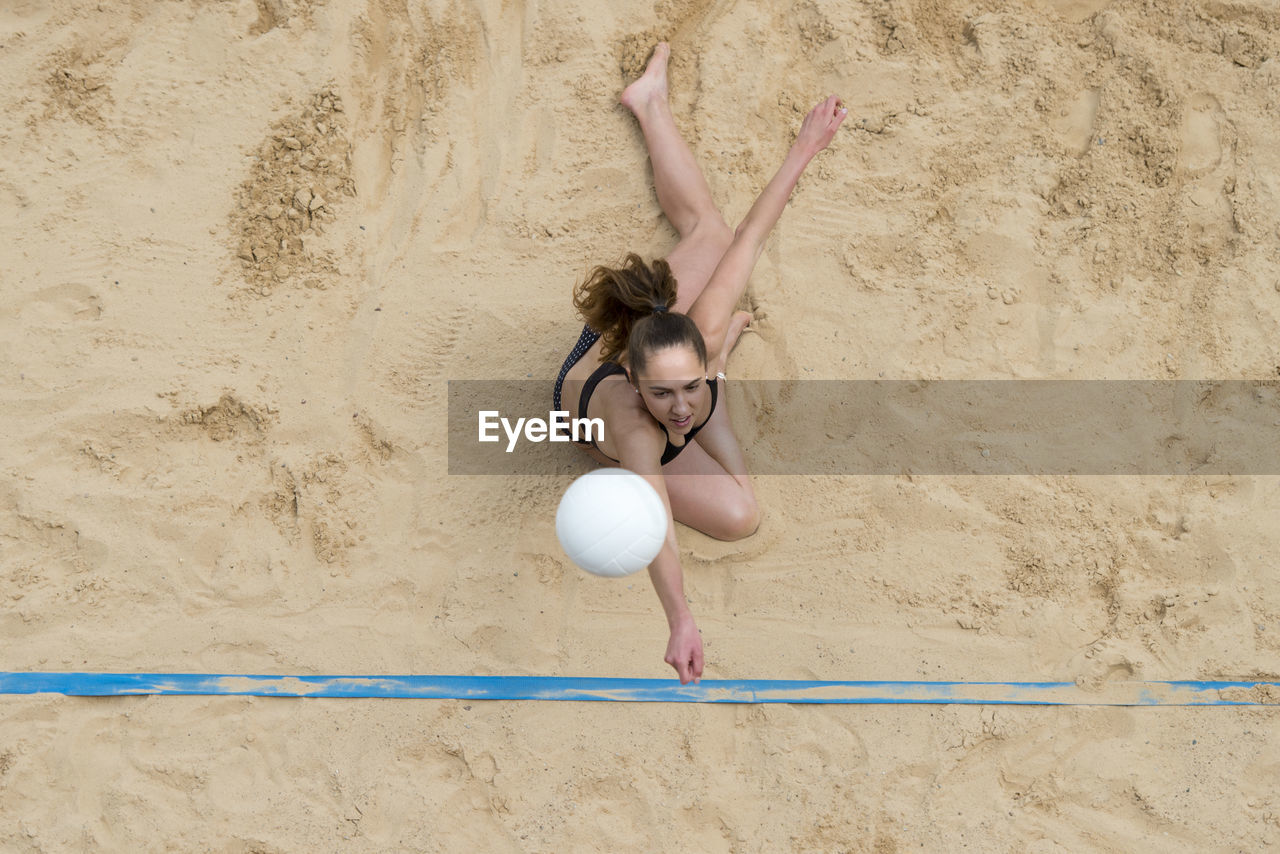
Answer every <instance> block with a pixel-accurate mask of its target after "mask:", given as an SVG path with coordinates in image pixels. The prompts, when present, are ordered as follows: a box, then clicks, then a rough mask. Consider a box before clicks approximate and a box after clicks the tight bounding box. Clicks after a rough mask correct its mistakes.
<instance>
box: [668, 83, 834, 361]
mask: <svg viewBox="0 0 1280 854" xmlns="http://www.w3.org/2000/svg"><path fill="white" fill-rule="evenodd" d="M846 114H847V110H845V109H844V108H843V107H842V106H841V102H840V99H839V98H837V97H836V96H835V95H832V96H831V97H829V98H827V99H826V100H824V101H822V102H820V103H819V104H818V105H817V106H816V107H814V108H813V109H812V110H810V111H809V115H807V116H805V119H804V124H803V125H801V126H800V133H799V134H797V136H796V141H795V142H794V143H792V145H791V150H790V151H788V152H787V156H786V159H785V160H783V161H782V167H781V168H780V169H778V172H777V174H775V175H774V176H773V179H772V180H770V181H769V183H768V184H767V185H766V186H765V188H764V190H763V191H762V192H761V193H760V196H759V197H758V198H757V199H756V201H755V204H753V205H752V206H751V210H750V211H748V212H747V215H746V217H745V218H744V219H743V220H742V223H741V224H740V225H739V226H738V228H737V230H736V232H735V233H734V238H733V242H732V243H731V244H729V248H728V249H727V250H725V253H724V257H723V258H721V259H720V264H719V266H717V267H716V271H715V272H714V273H713V274H712V275H711V280H710V281H709V282H707V286H706V288H705V289H703V291H702V293H701V294H699V295H698V299H697V301H695V302H694V304H693V305H692V306H691V307H690V309H689V316H690V317H691V318H693V322H694V323H696V324H697V325H698V329H699V330H700V331H701V332H702V337H703V339H704V340H705V341H706V344H707V355H708V356H712V357H713V356H714V355H715V354H717V353H719V352H720V350H721V349H722V347H723V345H724V337H725V332H726V331H727V330H728V328H729V320H730V317H731V316H732V314H733V310H734V307H735V306H737V304H738V300H739V299H741V298H742V293H743V291H745V290H746V288H747V280H748V279H750V277H751V271H752V270H753V269H754V268H755V266H756V261H757V260H759V258H760V253H761V251H763V249H764V242H765V240H766V239H767V238H768V237H769V232H771V231H772V230H773V226H774V225H775V224H776V223H777V222H778V218H779V217H780V216H782V210H783V208H785V207H786V206H787V200H788V199H789V198H791V192H792V191H793V190H794V189H795V188H796V182H798V181H799V180H800V175H801V173H803V172H804V170H805V167H806V166H808V165H809V161H810V160H812V159H813V158H814V157H815V156H816V155H817V153H818V152H819V151H821V150H822V149H824V148H826V147H827V145H828V144H829V143H830V142H831V139H832V137H834V136H835V133H836V129H837V128H839V127H840V123H841V122H843V121H844V119H845V115H846Z"/></svg>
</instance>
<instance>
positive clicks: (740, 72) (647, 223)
mask: <svg viewBox="0 0 1280 854" xmlns="http://www.w3.org/2000/svg"><path fill="white" fill-rule="evenodd" d="M659 36H661V37H664V38H668V39H669V40H670V41H671V43H672V45H673V52H674V53H673V55H674V59H673V64H672V101H673V108H674V111H675V114H676V117H677V120H678V122H679V123H680V125H681V127H682V129H683V130H684V132H685V133H686V135H687V137H688V139H689V140H690V142H691V145H692V147H693V149H694V151H695V153H696V155H697V157H698V159H699V162H700V163H701V164H702V165H703V167H704V168H705V170H706V172H707V176H708V180H709V182H710V185H711V188H712V192H713V193H714V195H715V198H716V200H717V202H718V203H719V204H721V206H722V207H723V210H724V211H725V214H726V216H727V217H728V218H729V219H730V221H734V222H736V220H737V219H738V218H740V217H741V216H742V215H743V214H744V213H745V212H746V210H747V208H748V207H749V205H750V203H751V201H752V199H753V198H754V194H755V193H756V192H757V191H758V190H759V189H760V188H761V187H762V186H763V185H764V183H765V182H766V181H767V180H768V178H769V176H770V175H771V174H772V171H773V169H775V168H776V165H777V164H778V163H779V162H780V159H781V157H782V155H783V153H784V152H785V150H786V147H787V145H788V144H789V142H790V139H791V135H792V134H793V133H794V131H795V129H796V128H797V127H798V126H799V122H800V119H801V116H802V112H803V111H804V110H805V109H807V108H808V107H809V106H810V105H811V104H812V103H813V102H814V101H815V100H816V99H817V98H818V97H819V96H820V95H823V94H826V93H827V92H838V93H839V94H841V95H842V96H843V97H844V99H845V101H846V102H847V103H848V105H849V109H850V116H849V120H848V122H847V123H846V126H845V128H843V129H842V131H841V133H840V135H839V136H838V137H837V139H836V142H835V143H834V144H833V146H832V147H831V149H830V150H829V151H827V152H826V153H824V154H823V155H822V156H821V157H819V158H818V159H817V160H816V161H815V162H814V163H813V164H812V166H811V168H810V170H809V172H808V173H807V174H806V176H805V177H804V179H803V180H802V182H801V185H800V187H799V188H798V190H797V192H796V193H795V195H794V197H793V199H792V202H791V205H790V207H789V209H788V211H787V212H786V214H785V215H784V216H783V219H782V221H781V223H780V224H779V226H778V227H777V229H776V231H775V232H774V235H773V237H772V238H771V240H770V243H769V245H768V247H767V249H766V252H765V255H764V257H763V258H762V259H761V262H760V264H759V266H758V267H757V269H756V272H755V275H754V277H753V280H752V284H751V287H750V289H749V292H748V295H747V303H748V307H749V308H750V309H751V310H752V311H753V312H754V315H755V321H754V322H753V325H752V330H751V331H750V332H749V333H747V334H746V335H745V336H744V338H743V340H742V341H741V343H740V344H739V347H738V349H737V351H736V352H735V354H734V356H733V358H732V360H731V362H730V370H731V374H732V375H733V376H734V377H735V378H740V379H744V380H750V379H790V378H820V379H830V380H853V379H876V378H889V379H916V378H923V379H1008V378H1055V379H1075V378H1079V379H1255V380H1263V379H1271V380H1275V379H1276V378H1277V375H1278V374H1280V354H1278V353H1277V345H1276V342H1277V341H1278V340H1280V334H1278V333H1280V290H1278V288H1280V276H1278V275H1277V273H1278V271H1280V249H1278V247H1280V232H1278V231H1277V223H1278V222H1280V183H1278V182H1280V178H1277V175H1280V147H1277V146H1276V144H1275V140H1276V116H1277V115H1278V114H1280V100H1278V95H1277V93H1280V13H1277V11H1276V9H1275V6H1274V5H1273V4H1271V3H1269V2H1264V0H1253V2H1245V1H1244V0H1242V2H1208V3H1195V4H1192V3H1178V2H1169V3H1166V2H1154V0H1149V2H1146V3H1143V2H1136V0H1115V2H1106V0H1028V2H1021V3H995V2H978V1H977V0H885V2H843V3H836V2H812V0H810V1H809V2H802V3H794V4H793V3H784V2H774V0H769V2H765V3H758V4H757V3H742V2H736V3H735V2H730V3H702V4H699V3H693V2H687V0H660V2H657V3H656V4H655V5H652V6H650V5H649V4H639V5H636V6H634V7H632V6H628V5H626V4H607V3H603V2H596V0H588V1H587V2H582V3H579V4H567V3H550V4H510V3H503V4H498V3H474V4H461V3H446V2H442V1H441V0H430V2H428V3H426V4H407V5H406V4H397V3H394V2H384V0H368V2H364V3H350V2H336V0H335V2H329V3H323V2H315V0H256V3H255V2H250V0H223V2H208V3H176V2H145V0H132V2H127V3H105V2H104V3H100V4H97V5H94V4H92V3H74V2H67V1H66V0H10V2H7V3H5V4H4V5H3V8H2V9H0V84H2V85H0V108H2V110H0V115H3V119H0V270H2V271H3V272H2V275H0V288H2V289H3V292H2V297H3V309H2V310H0V358H2V361H3V365H4V373H3V378H0V433H2V435H3V442H2V443H0V472H2V473H3V477H0V592H2V593H3V598H2V600H0V601H3V606H2V607H0V669H3V670H104V671H115V670H120V671H173V672H221V673H279V674H302V673H350V674H363V673H477V674H541V675H588V676H637V677H660V678H665V677H668V676H669V675H670V671H669V669H668V668H667V667H666V665H664V664H663V662H662V660H661V657H662V651H663V648H664V646H665V641H666V627H665V623H664V621H663V619H662V615H661V612H660V609H659V607H658V603H657V600H656V597H655V596H654V595H653V592H652V590H651V589H650V586H649V584H648V582H647V580H646V579H645V578H644V577H643V576H640V577H636V578H629V579H625V580H622V581H612V582H610V581H603V580H599V579H595V578H591V577H589V576H587V575H585V574H584V573H582V572H581V571H579V570H577V569H576V568H574V567H572V566H571V565H569V564H568V563H567V562H566V560H565V558H564V557H563V555H562V553H561V552H560V550H559V548H558V546H557V543H556V540H555V535H554V530H553V525H552V519H553V515H554V511H555V507H556V503H557V500H558V497H559V494H560V492H561V491H562V490H563V488H564V486H565V485H567V483H568V479H567V477H564V476H561V477H539V476H521V477H506V478H503V477H461V476H457V475H454V476H450V475H448V473H447V454H446V452H447V447H446V441H445V422H446V400H447V397H446V389H447V382H448V381H449V380H459V379H490V378H492V379H524V378H526V377H533V378H535V379H537V378H545V379H547V380H548V387H549V380H550V379H551V378H552V377H554V375H555V372H556V369H557V368H558V366H559V363H560V360H561V359H562V358H563V357H564V354H565V353H566V352H567V351H568V349H569V347H570V346H571V345H572V343H573V341H574V339H575V337H576V335H577V329H578V325H577V322H576V320H575V318H574V317H573V314H572V312H571V309H570V306H569V294H570V289H571V287H572V285H573V284H574V282H575V281H577V280H578V279H579V278H580V277H581V276H582V275H583V274H584V273H585V272H586V270H587V269H589V268H590V267H591V266H592V265H594V264H597V263H605V262H609V261H612V260H615V259H616V258H618V257H619V256H620V255H621V254H622V253H624V252H626V251H628V250H635V251H639V252H642V253H644V254H646V255H649V256H654V255H661V254H663V253H665V252H666V251H668V250H669V248H670V247H671V245H672V242H673V237H674V235H673V232H672V231H671V229H670V227H669V226H668V224H667V223H666V221H665V220H664V219H662V217H661V214H660V211H659V209H658V207H657V203H656V200H655V198H654V196H653V191H652V186H651V179H650V176H649V173H648V171H647V170H648V167H647V165H646V155H645V152H644V148H643V144H642V140H641V138H640V135H639V133H638V130H637V128H636V126H635V124H634V122H633V121H632V120H631V119H630V117H629V116H628V115H627V114H626V112H625V110H623V109H622V108H620V107H618V106H617V105H616V96H617V93H618V92H619V91H620V89H621V87H622V85H623V84H624V82H625V81H626V80H627V79H629V77H630V76H631V75H633V74H634V73H635V72H636V71H637V70H638V69H639V68H641V67H642V65H643V62H644V60H645V58H646V56H647V53H648V49H649V46H650V45H651V43H652V42H653V40H654V39H655V38H656V37H659ZM728 400H729V405H730V407H731V411H732V412H733V414H734V421H735V424H736V425H737V426H738V432H739V435H740V436H741V437H742V441H743V444H744V447H745V449H746V451H747V456H748V460H749V461H750V459H751V456H752V446H753V445H755V444H757V443H761V442H764V441H765V440H766V439H768V438H769V435H764V436H762V435H761V434H762V431H775V430H777V429H780V428H779V427H778V426H777V425H778V423H779V421H778V419H777V418H776V417H775V418H773V419H772V420H771V421H764V422H762V421H760V420H757V419H756V418H754V417H753V410H752V407H751V406H749V405H747V404H748V403H750V401H747V400H745V399H743V397H741V396H738V397H735V396H734V393H731V394H730V395H729V397H728ZM764 403H765V404H768V407H763V408H766V409H768V410H769V411H772V412H774V413H775V415H776V410H777V409H778V408H779V407H783V408H784V410H785V401H764ZM762 425H763V426H762ZM872 426H874V425H872ZM575 453H576V452H573V451H572V449H568V450H566V451H565V457H564V471H565V473H566V474H571V473H577V472H583V471H586V470H587V469H588V468H589V463H588V461H587V460H586V459H585V457H582V456H576V455H575ZM756 489H757V492H758V494H759V496H760V500H761V503H762V505H763V507H764V510H765V520H764V523H763V525H762V527H761V529H760V531H759V533H757V534H756V535H755V536H753V537H752V538H750V539H747V540H744V541H741V542H736V543H722V542H718V541H714V540H711V539H709V538H707V537H704V536H701V535H699V534H697V533H695V532H693V531H690V530H681V532H680V542H681V550H682V557H683V563H684V568H685V573H686V590H687V594H688V597H689V599H690V601H691V603H692V607H693V610H694V613H695V615H696V616H697V618H698V620H699V625H700V626H701V628H702V631H703V635H704V638H705V644H706V652H707V659H708V665H707V672H706V675H707V677H708V678H820V679H945V680H1037V679H1050V680H1068V681H1069V680H1077V681H1079V682H1080V683H1081V684H1082V685H1102V684H1104V683H1105V682H1106V681H1108V680H1116V679H1134V678H1137V679H1194V678H1237V679H1259V678H1276V677H1277V676H1278V675H1280V579H1278V578H1277V575H1276V573H1275V572H1274V561H1275V555H1276V554H1277V551H1280V532H1277V528H1276V526H1275V521H1274V520H1275V513H1276V511H1275V508H1276V506H1277V503H1278V502H1280V481H1278V480H1277V478H1275V477H1265V476H1242V475H1211V476H1206V475H1186V476H1159V475H1156V476H1115V477H1072V476H1034V477H1033V476H1000V477H981V476H964V477H961V476H953V477H944V476H928V475H893V476H879V477H869V476H853V475H836V474H816V475H812V476H809V475H806V476H801V475H794V476H772V477H767V478H766V477H762V478H758V479H757V481H756ZM1278 736H1280V719H1278V718H1277V715H1276V713H1275V709H1273V708H1272V709H1268V708H1260V707H1259V708H1250V709H1228V708H1213V709H1200V710H1196V709H1178V708H1166V709H1096V708H1062V709H1053V708H1005V707H1001V708H995V707H895V706H882V707H856V706H846V707H823V708H817V707H800V706H771V707H751V706H742V707H712V706H681V707H664V706H649V705H621V704H552V703H542V704H538V703H462V702H453V701H439V702H437V701H361V700H353V701H339V700H333V701H316V700H302V701H292V700H269V699H245V698H128V699H112V700H86V699H71V698H62V697H12V696H10V697H3V698H0V849H3V850H4V851H15V852H18V851H77V850H83V851H203V850H208V851H217V852H284V851H337V850H341V851H390V850H397V851H459V850H467V851H538V852H541V851H547V852H553V851H554V852H559V851H573V850H599V851H649V850H687V851H735V852H737V851H742V852H747V851H824V852H826V851H832V852H834V851H874V852H891V851H905V850H908V849H911V850H921V849H923V850H932V851H943V850H948V851H951V850H959V849H962V848H966V847H967V848H968V849H972V850H979V851H1037V852H1047V851H1082V850H1096V851H1117V852H1119V851H1136V850H1149V851H1150V850H1159V851H1169V850H1185V851H1204V850H1215V851H1219V850H1220V851H1255V850H1259V849H1262V848H1263V847H1264V846H1266V845H1269V844H1274V843H1275V842H1277V841H1280V796H1277V794H1276V779H1277V775H1280V738H1278Z"/></svg>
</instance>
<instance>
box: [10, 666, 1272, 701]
mask: <svg viewBox="0 0 1280 854" xmlns="http://www.w3.org/2000/svg"><path fill="white" fill-rule="evenodd" d="M0 694H63V695H66V696H72V697H118V696H137V695H227V696H249V697H342V698H400V699H435V700H443V699H451V700H569V701H587V702H632V703H815V704H931V705H948V704H968V705H1020V706H1275V705H1280V682H1240V681H1171V682H1139V681H1134V682H1108V683H1105V684H1104V685H1102V686H1101V687H1100V688H1099V689H1098V690H1086V689H1085V688H1083V687H1081V686H1078V685H1076V684H1075V683H1073V682H897V681H844V682H842V681H811V680H793V679H704V680H703V681H702V682H701V684H698V685H681V684H679V683H678V682H676V681H675V680H672V679H620V678H613V677H571V676H270V675H236V674H214V673H82V672H81V673H60V672H2V671H0Z"/></svg>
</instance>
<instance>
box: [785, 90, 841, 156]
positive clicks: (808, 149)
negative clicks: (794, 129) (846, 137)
mask: <svg viewBox="0 0 1280 854" xmlns="http://www.w3.org/2000/svg"><path fill="white" fill-rule="evenodd" d="M848 115H849V111H848V110H847V109H845V107H844V102H843V101H841V100H840V99H839V98H838V97H837V96H835V95H832V96H830V97H829V98H826V99H825V100H822V101H819V102H818V105H817V106H816V107H814V108H813V109H812V110H810V111H809V115H807V116H805V117H804V124H802V125H801V126H800V133H799V134H797V135H796V145H798V146H800V147H802V148H803V149H804V151H805V153H806V154H808V155H809V156H810V157H812V156H813V155H815V154H817V153H818V152H819V151H821V150H822V149H824V148H826V147H827V146H828V145H829V144H830V143H831V140H832V138H834V137H835V135H836V129H837V128H839V127H840V123H841V122H843V121H844V120H845V117H846V116H848Z"/></svg>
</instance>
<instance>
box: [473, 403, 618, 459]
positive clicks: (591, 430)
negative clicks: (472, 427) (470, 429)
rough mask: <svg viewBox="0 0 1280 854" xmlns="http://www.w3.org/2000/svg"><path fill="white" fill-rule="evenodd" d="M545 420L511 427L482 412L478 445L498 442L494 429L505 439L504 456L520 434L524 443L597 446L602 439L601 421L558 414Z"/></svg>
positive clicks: (524, 421)
mask: <svg viewBox="0 0 1280 854" xmlns="http://www.w3.org/2000/svg"><path fill="white" fill-rule="evenodd" d="M547 416H548V417H547V419H546V420H545V421H544V420H543V419H541V418H517V419H516V421H515V424H512V423H511V420H510V419H509V418H504V417H503V415H502V413H501V412H499V411H498V410H496V409H482V410H480V412H479V415H478V418H479V436H478V437H477V441H480V442H498V441H501V437H499V436H498V428H499V427H501V428H502V432H503V433H505V434H506V436H507V453H508V454H509V453H511V452H512V451H514V450H515V449H516V443H517V442H519V441H520V435H521V433H522V432H523V434H524V439H525V441H526V442H534V443H537V442H570V441H572V442H599V441H601V440H602V439H604V419H603V418H570V417H569V413H568V412H566V411H564V410H560V411H556V412H548V413H547Z"/></svg>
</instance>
